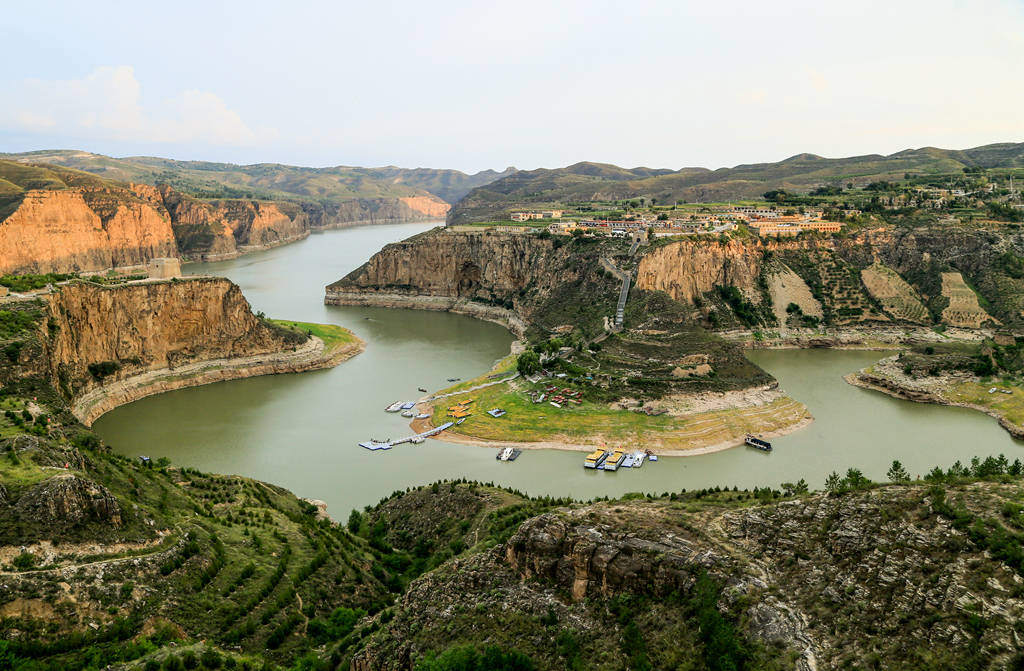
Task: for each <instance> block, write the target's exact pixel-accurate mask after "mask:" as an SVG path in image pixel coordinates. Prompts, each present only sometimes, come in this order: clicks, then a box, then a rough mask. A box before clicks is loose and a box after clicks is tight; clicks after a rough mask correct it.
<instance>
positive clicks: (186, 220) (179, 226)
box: [132, 184, 309, 261]
mask: <svg viewBox="0 0 1024 671" xmlns="http://www.w3.org/2000/svg"><path fill="white" fill-rule="evenodd" d="M132 186H133V188H134V189H136V190H138V191H139V192H140V193H146V194H151V195H152V194H155V195H156V196H158V197H159V203H160V204H161V205H162V206H163V207H165V208H166V210H167V212H168V213H169V216H170V218H171V221H172V222H173V228H174V234H175V238H176V240H177V242H178V248H179V250H180V253H181V255H182V256H184V257H185V258H187V259H195V260H199V261H211V260H215V259H223V258H230V257H232V256H237V255H238V254H239V253H241V252H243V251H247V250H250V249H260V248H266V247H273V246H276V245H280V244H284V243H287V242H292V241H295V240H299V239H301V238H304V237H306V236H307V235H309V222H308V219H307V217H306V214H305V213H304V212H303V211H302V210H301V208H299V207H298V206H297V205H294V204H292V203H272V202H271V203H268V202H263V201H256V200H212V201H202V200H198V199H195V198H191V197H189V196H187V195H185V194H183V193H180V192H178V191H175V190H174V189H172V188H170V187H168V186H160V187H156V188H155V187H149V186H145V185H141V184H140V185H132Z"/></svg>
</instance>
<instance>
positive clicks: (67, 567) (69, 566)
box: [0, 527, 181, 576]
mask: <svg viewBox="0 0 1024 671" xmlns="http://www.w3.org/2000/svg"><path fill="white" fill-rule="evenodd" d="M180 532H181V529H180V528H178V527H175V533H180ZM168 537H170V534H168V536H165V537H164V538H162V539H160V542H159V543H158V545H157V547H156V548H155V549H154V550H152V551H151V552H145V553H142V554H133V555H128V556H127V557H112V558H110V559H97V560H96V561H91V562H85V563H82V564H64V565H62V566H57V567H54V568H45V569H29V570H27V571H0V576H18V575H28V574H30V573H31V574H34V575H41V574H44V573H57V572H59V573H63V572H65V571H77V570H78V569H82V568H87V567H89V566H100V565H112V564H120V563H122V562H128V561H135V560H136V559H145V558H147V557H152V556H153V555H158V554H161V553H163V552H169V551H171V550H173V549H174V545H171V546H170V547H160V545H161V544H162V543H163V542H164V540H165V539H166V538H168Z"/></svg>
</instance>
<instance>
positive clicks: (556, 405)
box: [548, 401, 562, 408]
mask: <svg viewBox="0 0 1024 671" xmlns="http://www.w3.org/2000/svg"><path fill="white" fill-rule="evenodd" d="M548 403H550V404H551V405H553V406H555V407H556V408H561V407H562V406H560V405H558V404H557V403H555V402H554V401H548Z"/></svg>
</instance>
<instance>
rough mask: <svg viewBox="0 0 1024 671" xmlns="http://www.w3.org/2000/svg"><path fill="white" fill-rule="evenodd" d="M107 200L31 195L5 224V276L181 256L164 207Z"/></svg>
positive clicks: (72, 193) (1, 263)
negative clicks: (7, 274)
mask: <svg viewBox="0 0 1024 671" xmlns="http://www.w3.org/2000/svg"><path fill="white" fill-rule="evenodd" d="M105 195H106V194H103V193H98V192H95V191H88V190H81V189H79V190H72V189H69V190H62V191H45V190H35V191H30V192H28V193H27V194H26V195H25V198H24V200H23V201H22V202H21V205H20V206H19V207H18V208H17V210H15V211H14V213H12V214H11V215H10V216H9V217H7V218H6V219H4V220H3V221H0V274H4V273H47V272H77V271H93V270H103V269H106V268H112V267H119V266H122V267H123V266H135V265H140V264H144V263H146V262H147V261H148V260H149V259H151V258H155V257H164V256H177V255H178V248H177V244H176V241H175V238H174V231H173V229H172V226H171V220H170V218H169V217H168V216H167V213H166V211H164V210H163V208H161V207H159V206H155V205H154V203H152V202H150V201H148V200H145V199H134V200H133V199H125V198H117V199H115V198H110V197H104V196H105ZM90 201H91V202H90ZM94 208H95V209H94Z"/></svg>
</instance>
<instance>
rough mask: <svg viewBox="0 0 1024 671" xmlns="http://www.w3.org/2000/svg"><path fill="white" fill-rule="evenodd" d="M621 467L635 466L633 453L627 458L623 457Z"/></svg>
mask: <svg viewBox="0 0 1024 671" xmlns="http://www.w3.org/2000/svg"><path fill="white" fill-rule="evenodd" d="M619 468H633V455H632V454H627V455H626V456H625V458H623V460H622V463H621V464H619Z"/></svg>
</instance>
